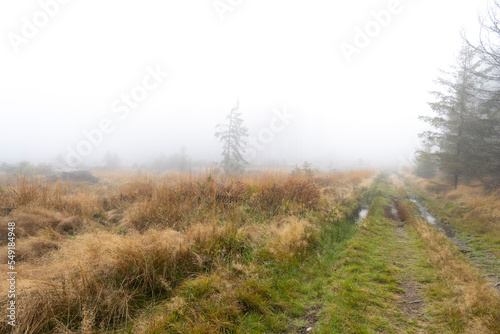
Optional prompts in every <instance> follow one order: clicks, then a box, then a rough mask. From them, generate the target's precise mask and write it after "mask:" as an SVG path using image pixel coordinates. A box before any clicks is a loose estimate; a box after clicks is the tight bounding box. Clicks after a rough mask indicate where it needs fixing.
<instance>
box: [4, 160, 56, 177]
mask: <svg viewBox="0 0 500 334" xmlns="http://www.w3.org/2000/svg"><path fill="white" fill-rule="evenodd" d="M0 172H3V173H6V174H24V175H34V174H38V175H50V174H52V173H53V172H54V168H53V167H52V165H50V164H46V163H41V164H36V165H35V164H33V163H31V162H28V161H21V162H18V163H15V164H9V163H6V162H3V163H1V164H0Z"/></svg>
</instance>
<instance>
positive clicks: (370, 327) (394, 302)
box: [319, 181, 500, 333]
mask: <svg viewBox="0 0 500 334" xmlns="http://www.w3.org/2000/svg"><path fill="white" fill-rule="evenodd" d="M392 188H393V187H391V186H390V185H389V184H387V183H386V182H385V181H381V182H379V183H378V186H377V189H376V192H375V194H376V197H375V198H374V201H373V204H372V207H371V209H370V213H369V216H368V218H367V219H366V220H365V221H364V224H363V226H362V227H361V228H360V230H359V233H358V234H357V235H356V236H355V237H354V238H352V239H351V240H350V241H349V242H348V247H347V248H346V249H345V250H344V251H343V252H342V253H340V254H339V255H338V262H337V263H336V267H337V270H336V271H335V273H334V275H333V276H332V279H331V281H332V288H331V289H332V292H331V293H332V296H331V302H330V305H329V306H328V307H327V308H326V309H325V311H324V314H323V316H322V323H321V326H320V330H319V332H321V333H397V332H399V333H401V332H404V333H498V332H500V327H499V317H500V312H499V311H498V310H500V303H499V298H498V295H497V294H496V293H495V292H494V291H493V290H492V288H491V287H489V286H488V285H487V283H485V282H484V281H483V280H482V279H481V277H480V275H479V273H478V272H477V270H476V269H475V268H474V267H473V266H471V265H470V263H469V262H468V260H467V259H466V258H465V257H464V256H463V255H462V254H461V253H460V251H459V250H458V249H457V248H456V247H455V246H454V245H452V244H451V243H450V242H448V241H447V240H446V238H445V237H444V236H442V235H441V234H440V233H438V232H437V231H436V230H435V229H434V227H432V226H430V225H428V224H427V223H425V222H424V221H422V220H421V219H418V217H415V215H414V214H409V215H407V219H406V220H407V222H406V223H405V222H395V221H391V220H389V219H387V218H386V216H387V207H388V205H389V204H390V203H391V202H394V201H395V200H396V197H398V194H397V193H396V192H395V190H393V189H392ZM399 195H401V194H399ZM401 203H402V204H401ZM399 206H401V207H403V208H406V211H407V212H410V211H413V212H416V208H414V207H412V206H411V203H409V202H407V201H400V205H399ZM400 216H403V215H401V214H400ZM411 290H414V291H411ZM409 296H413V298H414V299H415V298H416V299H418V300H416V299H415V300H411V299H409V298H408V297H409ZM414 302H416V303H418V305H419V307H418V308H417V309H416V310H415V309H411V308H408V307H407V306H408V304H410V303H414ZM412 305H414V304H412Z"/></svg>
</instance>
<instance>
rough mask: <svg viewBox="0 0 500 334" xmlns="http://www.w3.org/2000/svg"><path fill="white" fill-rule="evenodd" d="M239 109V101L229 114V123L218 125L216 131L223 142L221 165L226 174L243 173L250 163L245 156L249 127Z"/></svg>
mask: <svg viewBox="0 0 500 334" xmlns="http://www.w3.org/2000/svg"><path fill="white" fill-rule="evenodd" d="M238 109H239V101H238V102H237V103H236V107H234V108H233V109H231V111H230V112H229V114H228V115H227V117H226V119H227V124H219V125H217V127H216V132H215V137H216V138H219V139H220V141H221V142H222V143H223V148H222V162H221V165H222V168H223V169H224V172H225V173H226V174H232V173H242V172H243V171H244V170H245V167H246V165H248V162H247V161H245V159H244V158H243V153H245V149H244V145H245V144H246V138H247V137H248V129H247V128H246V127H245V126H244V125H243V119H242V118H241V113H240V112H238Z"/></svg>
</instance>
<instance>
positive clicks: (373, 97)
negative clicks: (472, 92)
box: [0, 0, 485, 164]
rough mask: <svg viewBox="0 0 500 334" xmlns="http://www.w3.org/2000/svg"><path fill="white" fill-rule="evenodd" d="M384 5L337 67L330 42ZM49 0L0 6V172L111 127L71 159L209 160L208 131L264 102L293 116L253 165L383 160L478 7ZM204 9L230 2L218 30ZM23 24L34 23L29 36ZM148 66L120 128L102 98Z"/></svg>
mask: <svg viewBox="0 0 500 334" xmlns="http://www.w3.org/2000/svg"><path fill="white" fill-rule="evenodd" d="M63 2H67V3H66V4H60V3H63ZM398 2H399V7H398V8H399V10H397V11H396V13H394V14H391V19H390V22H389V23H388V24H385V25H386V26H384V27H381V29H380V32H379V33H377V32H376V31H374V33H373V37H371V38H370V43H369V45H368V46H367V47H364V48H360V51H359V54H356V55H353V57H352V61H351V62H350V63H348V62H347V60H346V58H345V56H344V54H343V53H342V51H341V47H340V45H341V43H343V42H344V43H349V44H353V41H354V38H355V35H356V31H357V29H358V28H359V29H365V28H367V25H368V27H370V24H372V22H374V21H375V18H374V17H373V14H372V12H377V13H380V11H382V10H387V9H389V8H392V7H391V6H393V5H394V3H398ZM41 3H42V4H46V3H48V4H52V5H49V6H46V7H47V8H48V9H47V10H48V11H52V14H53V15H52V16H53V17H49V16H48V15H46V16H45V17H44V14H40V11H41V10H42V8H41ZM60 3H59V2H57V1H56V0H41V1H34V0H29V1H27V0H22V1H21V0H19V1H2V2H0V30H1V31H0V35H1V36H2V42H1V43H0V113H1V124H2V126H1V130H0V162H2V161H7V162H15V161H19V160H21V159H27V160H33V161H50V160H53V159H54V158H55V157H56V156H57V155H58V154H63V155H66V154H67V150H68V147H72V148H74V149H75V150H76V147H77V145H78V144H79V143H81V142H82V140H86V139H85V136H84V135H83V134H82V131H91V130H92V129H95V128H97V127H98V126H99V123H100V122H101V121H102V120H104V119H109V120H111V121H112V122H113V125H114V131H112V132H111V133H109V134H105V135H104V138H103V140H102V143H101V141H99V144H98V145H94V146H95V147H92V152H91V153H90V154H89V155H88V156H87V157H85V161H89V162H92V161H99V160H100V159H102V155H103V153H104V152H106V151H107V150H112V151H114V152H118V153H119V155H120V156H121V157H122V159H123V160H125V161H126V162H134V161H140V160H143V159H148V158H151V157H152V156H154V155H155V154H158V153H160V152H165V153H167V154H170V153H173V152H174V151H177V150H179V148H180V147H181V146H182V145H185V146H186V147H187V150H188V153H189V154H190V155H191V156H192V157H193V158H195V159H197V158H204V159H217V158H218V155H219V151H220V145H219V143H218V142H217V140H216V139H215V138H214V136H213V133H214V128H215V125H216V124H217V123H221V122H223V121H224V117H225V115H226V114H227V113H228V112H229V110H230V109H231V108H232V107H233V106H234V105H235V103H236V99H237V97H239V99H240V111H241V112H242V113H243V118H244V120H245V122H246V124H247V126H248V127H249V130H250V134H252V135H259V134H261V135H262V134H263V133H264V132H266V131H267V130H266V129H269V127H270V122H273V117H274V116H273V115H274V114H273V109H274V108H282V106H286V108H287V110H288V112H291V113H293V114H294V115H295V116H296V117H295V118H294V119H293V120H291V121H290V123H289V124H288V125H286V126H285V127H284V129H282V131H280V132H275V133H273V136H274V138H273V140H270V142H269V143H267V142H266V143H265V145H261V148H262V150H261V151H260V150H259V151H258V154H257V157H258V159H270V158H273V159H278V160H280V159H287V160H288V161H289V162H290V163H296V162H300V161H303V160H306V159H307V160H311V161H317V162H319V161H334V163H335V164H337V163H340V162H346V163H350V162H351V161H355V160H357V159H360V158H361V159H363V160H365V161H371V162H373V163H379V162H381V161H384V162H388V163H392V162H395V161H397V160H398V158H400V157H401V156H404V157H408V155H409V154H410V152H411V151H412V150H413V149H414V146H415V142H416V140H417V133H418V132H419V131H421V130H422V129H423V125H422V124H420V123H419V121H418V120H417V116H418V115H419V114H425V113H429V108H428V106H427V102H428V101H429V99H430V96H429V94H428V91H429V90H432V89H433V88H434V87H433V80H434V79H435V78H436V76H437V75H438V68H445V67H446V66H448V65H449V64H450V63H451V62H452V61H453V59H454V55H455V53H456V51H457V50H458V48H459V47H460V45H461V38H460V29H461V28H468V29H469V30H470V31H474V30H475V29H477V16H478V11H479V9H480V7H481V8H483V7H484V4H485V1H483V0H479V1H478V0H453V1H452V0H438V1H436V0H433V1H431V0H414V1H410V0H401V1H396V2H394V1H391V0H383V1H378V0H377V1H347V0H343V1H332V0H308V1H305V0H302V1H299V0H273V1H269V0H268V1H264V0H241V1H236V0H220V1H218V2H217V1H213V0H192V1H181V0H177V1H165V0H141V1H130V0H108V1H97V0H85V1H81V0H80V1H79V0H69V1H68V0H66V1H62V0H61V1H60ZM214 3H218V4H219V6H221V7H219V8H224V7H222V6H224V5H225V6H232V7H231V10H227V11H225V12H224V13H223V15H222V16H223V18H224V20H222V19H221V16H220V14H221V12H217V10H216V9H215V8H214ZM54 4H58V5H57V6H58V7H59V8H58V9H56V8H55V7H54ZM225 8H228V7H225ZM47 17H49V18H48V20H47V22H44V19H45V18H47ZM23 18H26V19H23ZM26 20H27V21H29V22H31V23H33V22H34V21H36V20H38V21H37V22H35V23H37V24H38V25H45V23H46V25H45V26H43V27H40V28H37V29H38V32H37V33H36V34H34V33H33V31H30V29H29V27H26V25H27V24H28V23H26V22H27V21H26ZM28 25H29V24H28ZM29 33H32V35H33V36H30V35H29ZM23 34H24V35H23ZM26 37H28V38H26ZM21 41H22V42H21ZM16 43H17V44H16ZM13 45H17V49H18V52H15V49H16V47H14V46H13ZM158 66H159V67H160V68H161V69H162V70H164V71H167V70H168V72H169V77H168V78H166V79H165V80H164V81H163V83H162V84H161V85H159V87H157V88H156V89H152V91H150V92H148V94H147V97H145V99H144V101H142V102H140V104H139V105H138V106H137V107H136V108H135V109H133V110H131V112H130V114H129V116H128V117H124V118H123V119H120V118H119V117H118V116H119V114H116V113H114V112H113V103H114V101H116V100H117V99H120V96H121V95H122V94H130V93H131V91H132V90H133V89H134V87H137V85H140V84H142V82H143V80H144V78H145V77H146V76H147V75H148V70H146V68H147V67H149V68H151V69H155V68H157V67H158ZM149 83H153V81H149ZM263 129H264V130H263ZM280 129H281V127H280ZM263 131H264V132H263ZM267 134H268V133H267ZM96 138H97V137H96ZM261 144H262V143H261Z"/></svg>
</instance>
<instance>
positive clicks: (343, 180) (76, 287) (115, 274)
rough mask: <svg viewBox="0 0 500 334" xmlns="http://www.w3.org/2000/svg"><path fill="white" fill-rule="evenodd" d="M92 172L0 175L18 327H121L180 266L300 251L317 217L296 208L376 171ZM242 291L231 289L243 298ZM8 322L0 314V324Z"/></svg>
mask: <svg viewBox="0 0 500 334" xmlns="http://www.w3.org/2000/svg"><path fill="white" fill-rule="evenodd" d="M97 176H99V177H100V179H101V182H100V183H99V184H85V183H71V182H55V183H48V182H44V180H42V179H40V178H37V177H33V178H26V177H22V176H20V177H18V178H16V179H14V180H12V179H11V180H2V181H1V182H0V187H1V190H2V191H0V200H1V203H2V206H12V207H15V209H14V210H13V211H12V212H10V213H8V214H7V215H4V216H3V217H0V220H1V223H2V225H1V226H2V227H1V228H2V230H0V233H4V235H6V233H7V230H6V229H5V226H7V224H6V223H7V222H9V221H15V222H16V226H17V229H16V232H17V233H18V235H17V236H18V238H19V239H18V241H17V242H18V246H19V249H18V251H19V253H18V258H17V259H16V260H18V261H20V262H19V266H20V268H21V269H20V274H19V275H20V277H21V279H20V280H19V284H18V286H17V288H18V296H19V297H18V298H17V301H18V304H19V305H23V307H21V308H19V309H18V314H17V319H18V322H17V330H18V331H19V332H32V333H50V332H57V331H80V332H82V331H83V332H85V331H91V328H94V329H95V328H96V326H98V327H100V328H103V329H112V328H120V327H122V326H123V325H124V324H126V323H127V322H128V321H130V320H131V319H132V318H133V317H135V316H136V315H137V314H138V313H139V312H140V310H141V308H142V307H144V305H145V303H146V302H148V301H151V300H154V299H155V298H159V297H160V296H161V298H163V299H165V298H167V297H168V296H170V295H171V294H172V291H173V289H175V288H176V287H177V286H179V284H182V283H183V282H185V281H186V279H187V278H189V277H192V276H193V275H196V274H199V273H201V272H204V271H206V270H211V269H215V268H219V267H221V266H222V264H224V263H226V264H227V263H233V262H235V263H237V262H238V261H239V260H240V259H242V258H243V257H244V256H245V254H247V253H248V252H250V251H251V250H256V249H262V248H263V249H266V250H267V252H269V253H270V254H273V255H274V256H276V257H277V258H279V259H291V258H294V257H297V256H300V254H302V253H304V252H305V251H306V250H307V249H308V248H309V247H310V246H313V245H314V243H315V242H316V241H317V240H316V239H317V228H316V227H315V226H314V225H313V224H312V223H311V222H309V221H307V220H306V219H304V218H299V216H300V215H301V213H305V212H308V211H309V210H324V209H326V208H327V207H328V208H329V210H330V209H331V210H334V209H335V207H334V208H331V203H333V202H335V198H333V194H342V196H343V199H345V198H349V196H352V195H353V193H354V191H355V190H356V189H358V188H359V187H360V186H361V185H362V184H364V183H365V184H367V182H368V183H369V182H371V181H370V180H372V179H373V177H374V173H372V172H368V171H363V172H353V173H342V174H331V175H327V174H321V175H319V176H317V177H315V178H297V177H291V176H290V174H289V173H285V172H283V171H268V172H266V173H258V174H252V175H243V176H240V177H237V178H233V179H227V178H219V177H216V176H215V175H213V174H210V173H199V174H180V173H168V174H164V175H150V174H144V175H136V174H133V175H131V173H130V172H127V173H125V172H115V173H99V174H98V175H97ZM367 179H368V180H367ZM324 187H328V188H329V189H330V190H331V191H330V192H329V193H328V196H330V197H329V199H331V200H332V201H333V202H329V201H326V199H325V197H324V194H325V192H324V191H323V190H324ZM339 212H340V211H339ZM2 231H3V232H2ZM4 250H5V247H1V248H0V251H4ZM4 253H5V252H4ZM4 263H5V262H4ZM3 269H4V270H5V271H7V270H6V269H7V268H6V266H5V265H4V266H3ZM225 280H226V281H227V280H228V279H227V278H225ZM228 282H229V281H228ZM5 284H6V282H2V283H1V284H0V286H1V287H3V288H6V287H5ZM228 284H229V283H228ZM242 289H243V288H242ZM7 290H8V289H7ZM247 293H249V292H248V291H246V292H245V291H243V290H241V291H238V292H237V293H236V294H235V296H234V298H233V299H234V300H235V302H236V300H237V301H238V302H239V303H240V304H239V305H241V303H242V301H241V300H245V298H247V297H248V296H247V297H245V296H246V294H247ZM222 297H223V296H221V298H222ZM248 298H250V297H248ZM175 300H177V301H179V299H175ZM175 300H173V301H175ZM6 302H7V300H6V297H5V296H4V297H1V299H0V304H1V305H5V303H6ZM248 302H249V301H248ZM173 304H175V303H173ZM178 304H182V303H178ZM8 328H9V327H8V326H7V324H6V322H5V319H1V320H0V331H1V332H7V330H8Z"/></svg>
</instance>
